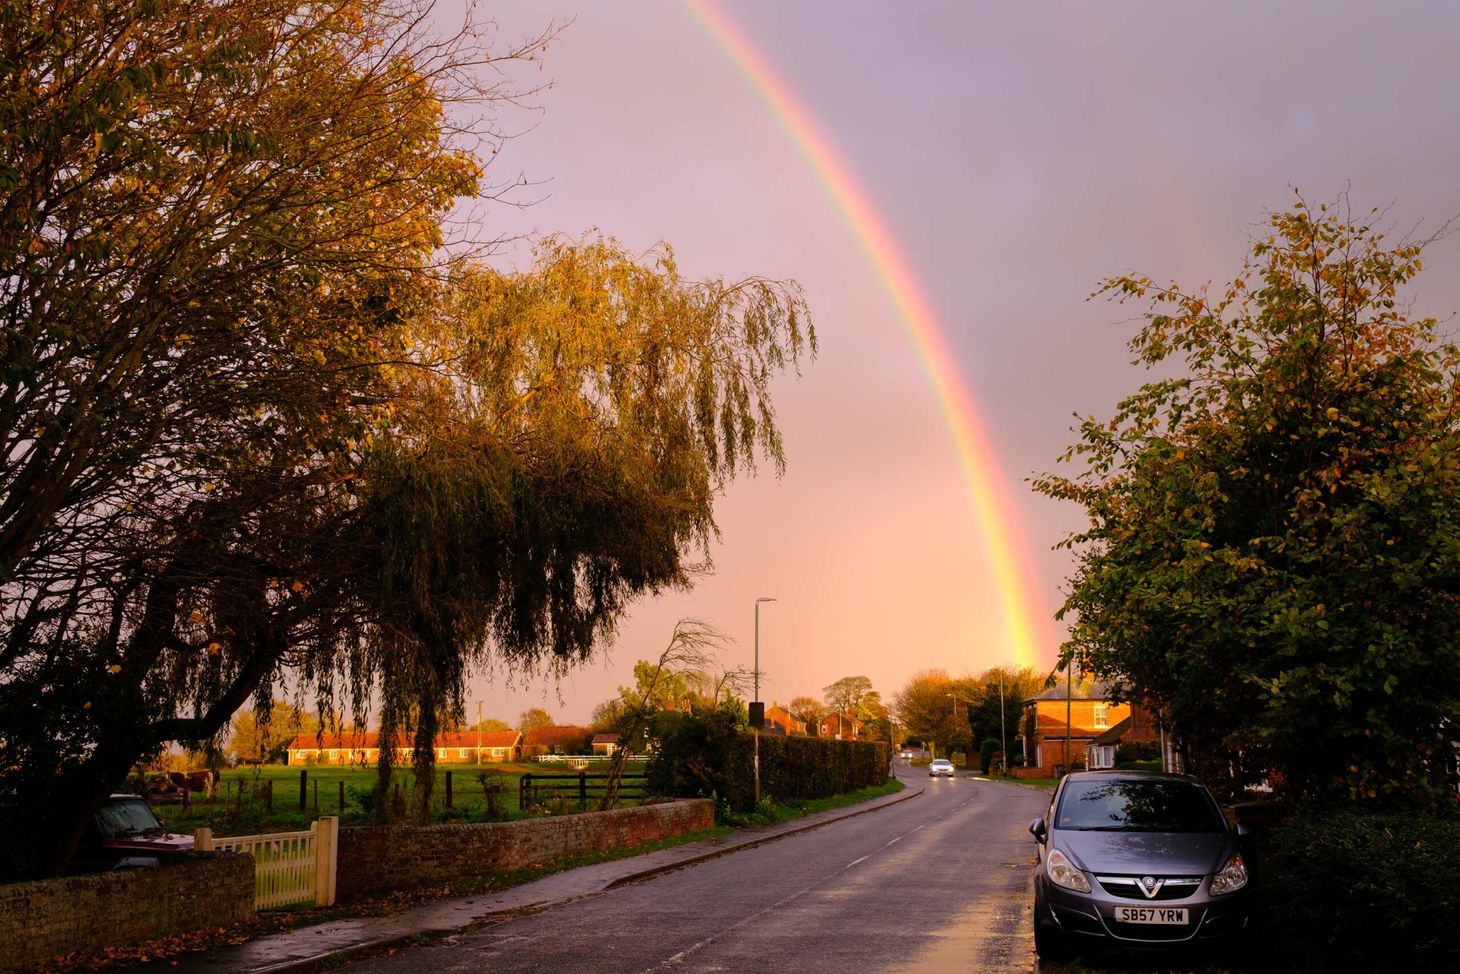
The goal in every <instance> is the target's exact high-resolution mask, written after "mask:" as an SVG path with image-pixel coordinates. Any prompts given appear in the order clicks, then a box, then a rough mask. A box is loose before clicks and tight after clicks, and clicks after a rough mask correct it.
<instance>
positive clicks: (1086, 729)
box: [1021, 680, 1131, 778]
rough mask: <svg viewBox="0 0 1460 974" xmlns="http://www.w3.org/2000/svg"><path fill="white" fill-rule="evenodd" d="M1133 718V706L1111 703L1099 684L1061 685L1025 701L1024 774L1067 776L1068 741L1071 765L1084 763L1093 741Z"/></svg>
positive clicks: (1086, 682) (1044, 776)
mask: <svg viewBox="0 0 1460 974" xmlns="http://www.w3.org/2000/svg"><path fill="white" fill-rule="evenodd" d="M1066 715H1068V720H1069V723H1068V729H1067V725H1066ZM1130 715H1131V708H1130V704H1125V703H1111V702H1110V692H1109V689H1108V688H1107V687H1106V685H1105V684H1103V683H1100V682H1098V681H1091V680H1082V681H1081V682H1079V683H1076V684H1074V685H1073V686H1068V685H1066V684H1060V685H1059V686H1054V687H1050V688H1049V689H1047V690H1044V691H1043V692H1041V693H1037V694H1035V695H1034V696H1032V697H1030V698H1028V699H1027V700H1025V701H1024V755H1025V760H1026V762H1027V763H1026V765H1025V770H1023V771H1022V772H1021V774H1022V775H1024V776H1026V777H1040V778H1053V777H1057V776H1058V775H1059V774H1061V773H1063V772H1064V771H1065V770H1066V769H1065V767H1064V764H1065V743H1066V740H1067V739H1068V742H1069V755H1070V757H1069V761H1070V763H1071V764H1083V763H1084V762H1085V761H1086V749H1087V748H1088V747H1090V745H1091V744H1092V742H1093V741H1094V740H1095V739H1096V738H1098V737H1100V736H1101V735H1102V734H1105V733H1106V732H1107V731H1109V730H1110V729H1111V728H1112V727H1114V726H1116V725H1117V724H1119V723H1120V722H1121V721H1123V720H1125V719H1126V718H1128V717H1129V716H1130ZM1102 746H1103V745H1102ZM1101 753H1102V754H1103V753H1104V752H1101Z"/></svg>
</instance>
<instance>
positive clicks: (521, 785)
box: [517, 771, 532, 810]
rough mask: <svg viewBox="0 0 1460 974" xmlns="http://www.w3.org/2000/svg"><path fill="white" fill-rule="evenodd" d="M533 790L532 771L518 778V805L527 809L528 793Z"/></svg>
mask: <svg viewBox="0 0 1460 974" xmlns="http://www.w3.org/2000/svg"><path fill="white" fill-rule="evenodd" d="M531 791H532V772H531V771H529V772H527V773H526V774H525V775H523V776H522V777H520V778H518V779H517V807H518V808H519V809H523V810H525V809H526V808H527V806H528V804H529V802H528V798H527V796H528V794H529V793H531Z"/></svg>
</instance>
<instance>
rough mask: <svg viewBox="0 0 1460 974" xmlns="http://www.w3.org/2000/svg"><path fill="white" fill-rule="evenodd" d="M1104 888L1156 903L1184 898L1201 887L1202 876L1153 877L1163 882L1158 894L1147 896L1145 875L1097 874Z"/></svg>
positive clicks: (1108, 891) (1132, 898) (1128, 897)
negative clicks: (1143, 880) (1143, 882)
mask: <svg viewBox="0 0 1460 974" xmlns="http://www.w3.org/2000/svg"><path fill="white" fill-rule="evenodd" d="M1095 878H1096V879H1097V880H1098V881H1099V882H1100V886H1101V888H1102V889H1104V890H1105V892H1107V893H1109V894H1110V895H1112V896H1119V897H1122V898H1124V899H1129V900H1141V901H1142V902H1148V903H1155V902H1159V901H1161V900H1184V899H1186V898H1187V897H1188V896H1190V895H1192V894H1193V893H1195V892H1196V891H1197V890H1199V889H1201V877H1200V876H1170V877H1162V876H1155V877H1152V878H1154V879H1156V880H1158V881H1159V882H1160V883H1161V888H1160V889H1158V890H1156V895H1154V896H1147V895H1146V892H1145V889H1144V888H1143V887H1142V884H1141V880H1142V879H1144V878H1145V877H1143V876H1096V877H1095Z"/></svg>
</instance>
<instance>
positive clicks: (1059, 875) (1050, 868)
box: [1044, 849, 1090, 893]
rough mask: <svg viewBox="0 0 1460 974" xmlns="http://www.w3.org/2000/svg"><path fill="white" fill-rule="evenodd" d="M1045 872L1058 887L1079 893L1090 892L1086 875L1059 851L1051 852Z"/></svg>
mask: <svg viewBox="0 0 1460 974" xmlns="http://www.w3.org/2000/svg"><path fill="white" fill-rule="evenodd" d="M1044 871H1045V873H1047V874H1048V875H1049V878H1050V879H1051V880H1052V881H1053V882H1054V884H1055V885H1056V886H1063V887H1064V888H1065V889H1072V890H1074V891H1075V892H1077V893H1088V892H1090V881H1089V880H1088V879H1086V878H1085V874H1084V873H1082V872H1080V871H1079V870H1078V869H1076V868H1075V867H1074V864H1073V863H1071V862H1070V860H1069V857H1067V856H1066V855H1065V854H1064V853H1063V852H1060V851H1059V850H1058V849H1051V850H1049V855H1048V856H1046V857H1045V860H1044Z"/></svg>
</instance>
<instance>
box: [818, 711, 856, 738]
mask: <svg viewBox="0 0 1460 974" xmlns="http://www.w3.org/2000/svg"><path fill="white" fill-rule="evenodd" d="M865 731H866V727H865V725H864V724H863V723H862V722H861V721H860V720H858V719H857V718H856V716H855V715H853V714H852V713H850V712H849V711H842V712H841V713H833V714H827V715H826V716H824V717H821V718H820V719H818V720H817V721H816V736H817V737H831V738H835V739H836V740H838V741H860V740H861V739H862V735H863V733H865Z"/></svg>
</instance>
